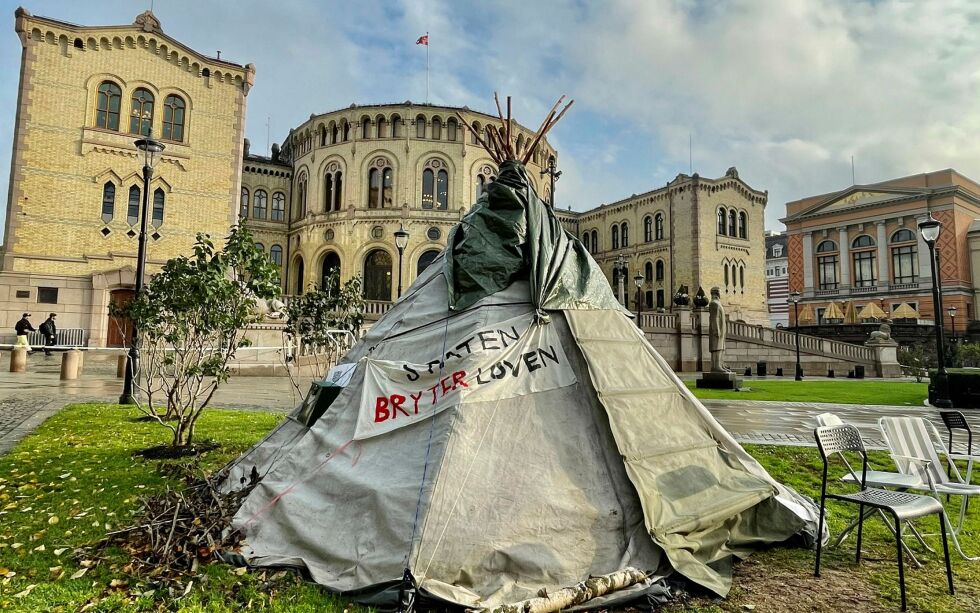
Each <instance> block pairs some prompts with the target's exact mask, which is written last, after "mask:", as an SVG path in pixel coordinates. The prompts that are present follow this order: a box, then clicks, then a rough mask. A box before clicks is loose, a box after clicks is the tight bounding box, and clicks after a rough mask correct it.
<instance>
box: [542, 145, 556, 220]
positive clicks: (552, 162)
mask: <svg viewBox="0 0 980 613" xmlns="http://www.w3.org/2000/svg"><path fill="white" fill-rule="evenodd" d="M545 175H551V202H549V203H548V204H550V205H551V208H555V181H557V180H558V179H560V178H561V171H560V170H555V156H551V157H550V158H548V167H547V168H545V169H544V170H542V171H541V176H542V177H543V176H545Z"/></svg>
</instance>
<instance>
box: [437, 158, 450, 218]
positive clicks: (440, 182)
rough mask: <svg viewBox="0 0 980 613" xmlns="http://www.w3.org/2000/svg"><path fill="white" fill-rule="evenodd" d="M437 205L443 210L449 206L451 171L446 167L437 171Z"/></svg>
mask: <svg viewBox="0 0 980 613" xmlns="http://www.w3.org/2000/svg"><path fill="white" fill-rule="evenodd" d="M436 207H437V208H438V209H439V210H441V211H445V210H446V209H448V208H449V173H448V172H446V170H445V169H444V168H440V169H439V172H437V173H436Z"/></svg>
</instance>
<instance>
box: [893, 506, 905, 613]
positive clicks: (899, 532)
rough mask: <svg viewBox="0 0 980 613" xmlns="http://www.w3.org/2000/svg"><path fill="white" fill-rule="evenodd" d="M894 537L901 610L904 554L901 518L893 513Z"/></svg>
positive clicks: (903, 586)
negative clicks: (896, 550) (896, 544)
mask: <svg viewBox="0 0 980 613" xmlns="http://www.w3.org/2000/svg"><path fill="white" fill-rule="evenodd" d="M895 538H896V539H898V588H899V590H900V591H901V593H902V610H903V611H904V610H905V609H906V605H905V556H904V555H902V554H903V553H904V552H903V551H902V520H900V519H899V518H898V515H895Z"/></svg>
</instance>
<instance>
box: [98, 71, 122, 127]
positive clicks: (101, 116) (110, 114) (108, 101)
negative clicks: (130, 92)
mask: <svg viewBox="0 0 980 613" xmlns="http://www.w3.org/2000/svg"><path fill="white" fill-rule="evenodd" d="M106 86H108V87H109V88H115V91H103V88H105V87H106ZM96 92H97V93H96V101H95V127H97V128H102V129H104V130H112V131H113V132H118V131H119V116H120V114H121V111H122V88H121V87H120V86H119V84H118V83H116V82H115V81H111V80H108V79H107V80H105V81H103V82H101V83H99V87H98V89H97V90H96ZM103 97H104V99H105V108H102V107H103ZM113 99H115V101H116V110H115V111H113V110H112V102H113ZM113 118H115V125H114V126H113V125H112V119H113ZM102 123H104V124H105V125H101V124H102Z"/></svg>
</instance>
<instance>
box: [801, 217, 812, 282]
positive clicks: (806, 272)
mask: <svg viewBox="0 0 980 613" xmlns="http://www.w3.org/2000/svg"><path fill="white" fill-rule="evenodd" d="M814 287H815V284H814V282H813V233H812V232H804V233H803V287H802V288H800V291H801V292H803V293H806V292H810V293H812V292H813V288H814Z"/></svg>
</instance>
